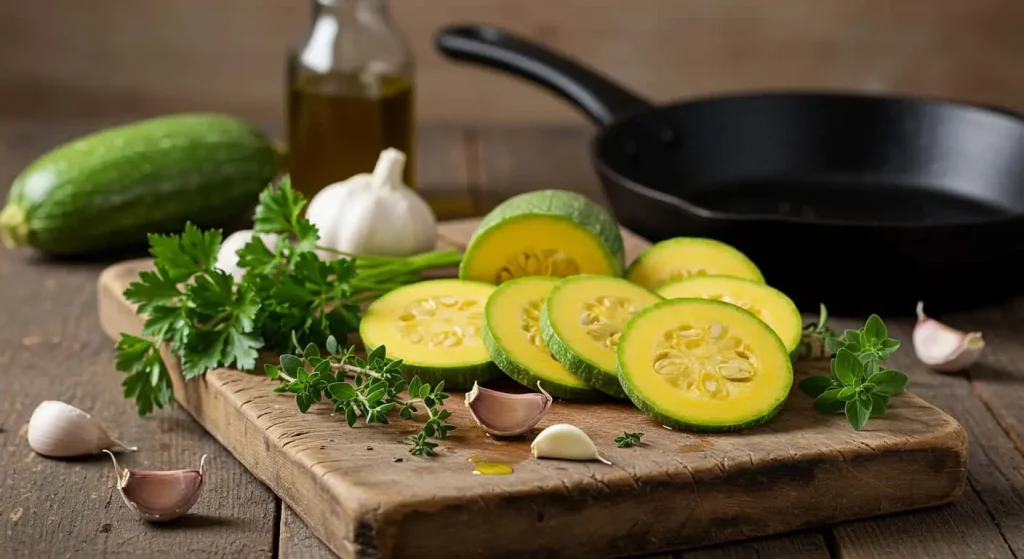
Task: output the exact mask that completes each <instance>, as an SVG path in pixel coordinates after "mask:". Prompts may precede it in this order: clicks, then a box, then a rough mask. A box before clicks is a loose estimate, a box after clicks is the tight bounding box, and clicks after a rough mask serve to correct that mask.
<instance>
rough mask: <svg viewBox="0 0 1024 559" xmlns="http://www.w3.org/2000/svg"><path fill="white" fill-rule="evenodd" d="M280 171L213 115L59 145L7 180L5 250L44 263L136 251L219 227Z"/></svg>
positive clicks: (243, 132) (249, 134)
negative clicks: (37, 254) (38, 256)
mask: <svg viewBox="0 0 1024 559" xmlns="http://www.w3.org/2000/svg"><path fill="white" fill-rule="evenodd" d="M277 170H278V154H277V151H276V149H275V146H274V144H273V143H272V142H271V141H270V140H269V139H268V138H267V137H266V136H264V135H263V134H262V133H261V132H260V131H259V130H258V129H256V128H255V127H253V126H252V125H250V124H248V123H246V122H245V121H242V120H240V119H237V118H233V117H230V116H226V115H217V114H203V113H196V114H178V115H171V116H166V117H157V118H152V119H147V120H142V121H138V122H135V123H131V124H126V125H122V126H117V127H114V128H108V129H106V130H102V131H99V132H96V133H93V134H90V135H87V136H84V137H81V138H79V139H76V140H73V141H71V142H68V143H66V144H64V145H61V146H58V147H57V148H55V149H53V150H52V151H50V152H48V153H46V154H44V155H42V156H41V157H39V158H38V159H36V160H35V161H34V162H32V163H31V164H30V165H29V166H28V167H26V168H25V169H24V170H23V171H22V172H21V173H20V174H19V175H18V176H17V177H16V178H15V180H14V183H13V185H12V186H11V190H10V192H9V194H8V197H7V202H6V206H5V208H4V211H3V214H2V215H0V224H2V229H3V231H2V232H3V236H4V242H5V244H8V245H9V246H25V245H28V246H32V247H35V248H36V249H38V250H40V251H42V252H44V253H49V254H52V255H70V254H81V253H89V252H96V251H105V250H111V249H119V248H124V247H128V246H134V245H140V246H141V245H144V244H145V243H146V240H147V237H146V235H147V233H169V232H180V231H181V229H182V228H183V227H184V224H185V222H186V221H191V222H192V223H194V224H196V225H198V226H200V227H212V226H216V225H221V224H223V223H225V222H226V221H228V220H230V219H231V218H234V217H238V216H241V215H243V214H244V212H246V211H249V210H251V208H252V206H253V205H255V204H256V202H257V200H258V197H259V193H260V192H261V191H262V190H263V189H264V188H265V187H266V186H267V184H268V183H269V182H270V181H271V180H272V179H273V178H274V176H275V175H276V174H277Z"/></svg>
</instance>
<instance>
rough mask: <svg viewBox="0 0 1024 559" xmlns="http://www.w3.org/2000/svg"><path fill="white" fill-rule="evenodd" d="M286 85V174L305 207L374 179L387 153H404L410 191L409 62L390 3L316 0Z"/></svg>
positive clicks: (411, 108)
mask: <svg viewBox="0 0 1024 559" xmlns="http://www.w3.org/2000/svg"><path fill="white" fill-rule="evenodd" d="M287 81H288V84H287V99H288V101H287V127H288V149H289V153H288V168H289V173H290V174H291V180H292V185H293V186H294V187H295V188H296V190H299V191H300V192H302V193H303V194H304V195H305V196H306V199H307V200H308V199H309V198H311V197H312V196H313V195H314V194H316V193H317V192H319V191H320V190H321V189H322V188H324V187H325V186H328V185H330V184H331V183H334V182H338V181H342V180H345V179H347V178H349V177H351V176H352V175H355V174H358V173H369V172H371V171H372V170H373V167H374V164H375V163H376V161H377V157H378V156H379V155H380V152H381V151H382V150H383V149H385V148H388V147H391V148H395V149H398V150H401V151H402V152H404V153H405V154H406V156H407V163H406V167H405V176H404V180H405V182H406V184H407V185H409V186H410V187H413V186H414V185H415V176H414V174H415V167H416V166H415V153H414V150H415V115H414V103H413V99H414V96H413V61H412V56H411V54H410V52H409V48H408V46H407V45H406V42H405V39H404V37H403V36H402V34H401V32H400V30H399V29H398V28H397V27H396V25H395V24H394V22H393V21H392V19H391V15H390V13H389V10H388V5H387V0H314V6H313V18H312V25H311V27H310V29H309V31H308V34H307V36H306V38H305V40H304V41H303V43H302V45H301V46H299V47H298V48H297V49H295V50H294V51H293V52H292V53H290V55H289V59H288V70H287Z"/></svg>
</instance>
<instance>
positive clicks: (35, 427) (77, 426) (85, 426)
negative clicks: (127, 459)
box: [28, 400, 137, 458]
mask: <svg viewBox="0 0 1024 559" xmlns="http://www.w3.org/2000/svg"><path fill="white" fill-rule="evenodd" d="M28 445H29V446H30V447H32V450H34V451H36V452H37V453H39V454H41V455H43V456H49V457H52V458H71V457H76V456H88V455H90V454H98V453H99V452H101V451H104V450H108V449H114V448H118V447H121V448H123V449H125V450H131V451H135V450H137V449H136V448H135V447H134V446H132V447H129V446H127V445H125V444H123V443H121V442H118V441H116V440H114V439H113V438H111V436H110V435H109V434H108V433H107V431H106V429H104V428H103V426H102V425H100V422H99V421H96V420H95V419H93V417H92V416H91V415H89V414H87V413H85V412H84V411H82V410H80V409H78V408H76V407H74V406H72V405H69V404H65V403H64V402H58V401H56V400H47V401H45V402H43V403H41V404H39V406H37V407H36V409H35V411H33V412H32V417H31V418H29V420H28Z"/></svg>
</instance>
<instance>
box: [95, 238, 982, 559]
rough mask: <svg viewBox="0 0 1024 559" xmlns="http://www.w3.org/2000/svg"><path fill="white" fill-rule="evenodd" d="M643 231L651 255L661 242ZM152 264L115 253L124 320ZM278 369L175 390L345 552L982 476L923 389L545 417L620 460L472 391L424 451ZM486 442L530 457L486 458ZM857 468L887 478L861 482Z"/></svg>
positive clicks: (643, 531)
mask: <svg viewBox="0 0 1024 559" xmlns="http://www.w3.org/2000/svg"><path fill="white" fill-rule="evenodd" d="M455 227H456V229H454V230H453V232H445V233H444V234H443V235H442V237H443V238H445V239H461V240H462V242H463V243H464V242H465V236H464V233H459V232H458V231H464V230H465V229H467V228H468V227H469V223H468V222H461V223H458V224H455ZM627 246H628V247H629V250H631V251H632V256H635V255H636V251H637V250H639V249H642V247H643V246H644V245H643V244H642V243H641V242H639V241H637V240H634V241H633V242H630V243H628V244H627ZM145 266H147V262H145V261H132V262H128V263H125V264H121V265H115V266H113V267H111V268H108V269H107V270H106V271H105V272H104V273H103V274H102V276H101V277H100V280H99V284H98V288H99V304H100V315H101V323H102V326H103V329H104V330H105V331H106V332H108V334H111V335H116V333H117V332H120V331H129V332H134V331H138V330H139V328H140V321H139V319H138V317H136V315H135V314H134V312H133V310H132V308H131V306H130V305H128V304H127V303H126V302H125V301H124V299H123V298H122V297H121V293H122V291H123V289H124V287H125V286H126V285H127V283H128V282H130V281H131V280H132V279H133V278H134V277H136V276H137V274H138V271H139V270H140V269H141V268H143V267H145ZM272 386H273V384H272V383H271V382H270V381H269V380H267V379H265V378H264V377H262V376H261V375H252V374H244V373H239V372H237V371H230V370H217V371H210V372H209V373H207V374H206V375H205V376H204V377H203V378H202V379H200V380H196V381H191V382H189V383H182V382H181V381H180V380H178V379H177V377H176V385H175V393H176V397H177V398H178V401H179V402H181V404H182V405H183V407H185V408H186V409H188V410H189V411H190V412H191V413H192V414H193V415H194V416H195V417H196V418H197V420H198V421H199V422H200V423H202V424H203V425H204V426H205V427H206V428H207V429H208V430H209V431H210V433H211V434H213V435H214V436H215V437H216V438H217V439H218V440H219V441H220V442H221V443H222V444H224V445H225V446H227V447H228V448H229V449H230V450H231V452H232V453H233V454H234V455H235V456H236V457H237V458H238V459H239V460H240V461H241V462H242V463H244V464H245V465H246V466H247V467H248V468H249V469H250V470H251V471H252V472H253V473H254V474H255V475H256V476H257V477H258V478H260V479H261V480H262V481H264V482H265V483H266V484H268V485H269V486H271V487H273V488H274V490H275V492H276V493H278V495H279V496H280V497H281V498H282V499H283V500H284V501H285V502H286V503H287V504H288V505H289V506H291V507H292V508H293V509H294V510H295V512H296V513H297V514H298V515H299V516H300V517H301V518H303V519H304V520H305V521H306V522H307V523H308V524H309V526H310V528H311V529H312V530H313V532H314V533H315V534H316V535H317V536H318V537H320V538H321V539H323V540H324V541H325V542H326V543H327V545H328V546H329V547H330V548H331V549H332V550H334V551H335V552H336V553H338V554H339V555H341V556H342V557H383V558H388V557H406V556H416V557H423V558H427V557H433V556H438V557H441V556H446V557H447V556H451V555H452V554H455V555H457V556H460V557H518V556H522V555H523V554H526V553H544V554H547V555H548V556H553V557H614V556H623V555H629V554H639V553H653V552H657V551H661V550H671V549H678V548H686V547H693V546H700V545H707V544H711V543H717V542H724V541H730V540H737V539H743V538H749V537H755V536H761V535H766V534H772V533H778V532H786V531H791V530H795V529H799V528H805V527H809V526H814V525H818V524H822V523H833V522H840V521H843V520H848V519H851V518H859V517H866V516H873V515H876V514H881V513H885V512H892V511H898V510H908V509H916V508H919V507H926V506H932V505H937V504H940V503H946V502H949V501H952V500H955V499H956V498H957V496H958V495H959V494H960V492H961V491H962V490H963V487H964V483H965V481H964V476H965V468H966V458H967V456H966V436H965V433H964V431H963V429H962V427H961V426H960V425H959V424H958V423H956V421H954V420H953V419H952V418H950V417H949V416H947V415H946V414H944V413H942V412H941V411H939V410H938V409H936V408H934V407H932V406H930V405H928V404H926V403H925V402H923V401H922V400H920V399H918V398H917V397H915V396H913V395H910V394H907V395H902V396H900V397H898V398H895V399H894V400H893V402H892V405H891V408H890V411H889V413H888V414H887V417H886V418H883V419H878V420H875V421H873V422H872V423H871V424H870V427H869V428H868V429H866V430H865V431H862V432H859V433H858V432H854V431H852V430H851V429H849V426H848V425H847V424H846V423H845V420H844V419H843V418H842V417H839V416H837V417H823V416H821V415H820V414H817V412H814V411H813V410H812V409H811V407H810V399H809V398H806V397H804V396H802V395H800V394H794V395H793V396H792V397H791V398H790V400H789V402H788V403H787V406H786V409H785V410H784V411H783V413H782V414H780V415H779V416H778V417H777V418H776V419H775V420H773V421H772V422H770V423H769V424H767V425H765V426H762V427H759V428H756V429H753V430H750V431H748V432H746V433H743V434H740V435H716V436H700V437H695V436H691V435H688V434H684V433H677V432H672V431H669V430H666V429H663V428H660V427H659V426H658V425H656V424H654V423H653V422H652V421H651V420H649V419H648V418H647V417H646V416H644V415H642V414H641V413H639V412H638V411H636V410H635V409H634V408H632V407H631V406H629V405H625V404H622V405H618V404H605V405H602V406H601V407H600V411H601V413H599V414H598V413H595V408H594V407H593V406H585V405H579V404H575V405H574V404H568V403H564V402H558V403H556V404H555V405H554V406H553V407H552V409H551V410H550V411H549V413H548V415H547V416H546V417H545V420H544V422H543V423H542V425H541V426H540V427H543V426H544V425H547V424H550V423H555V422H569V423H573V424H576V425H578V426H580V427H581V428H583V429H584V430H586V431H587V432H588V433H589V434H590V435H591V437H592V438H593V439H594V440H595V441H596V442H597V444H598V445H599V448H600V449H601V451H602V452H603V453H604V454H605V455H606V456H607V457H608V458H609V459H610V460H611V461H612V462H613V463H614V464H615V465H614V466H606V465H603V464H600V463H564V462H558V461H537V460H533V459H530V457H529V441H528V440H517V441H496V440H493V439H490V438H488V437H485V436H483V435H482V433H481V432H480V431H479V429H477V428H476V427H475V426H474V425H473V424H472V420H471V419H470V418H469V417H468V414H467V413H466V411H465V409H464V408H462V407H459V406H457V405H453V406H451V409H452V411H453V416H452V422H453V423H454V424H455V425H457V426H458V429H457V431H455V433H454V435H453V436H452V438H451V439H450V440H449V441H447V442H445V443H444V444H442V452H441V455H440V456H438V457H436V458H433V459H420V458H413V457H410V456H408V454H407V453H406V450H407V446H406V443H405V441H404V438H405V437H406V436H407V435H408V434H409V433H410V432H411V431H412V430H414V429H415V428H414V427H410V426H408V425H403V424H402V423H401V422H399V423H395V424H392V425H389V426H374V427H369V428H368V427H360V428H356V429H353V430H350V431H349V430H340V429H341V427H339V423H338V419H337V418H334V417H331V415H330V413H329V412H328V410H325V409H323V408H322V407H319V408H317V409H315V410H313V411H311V412H310V413H308V414H306V415H302V414H299V413H297V411H296V410H295V408H294V403H293V402H292V401H291V400H290V398H288V397H287V396H284V395H280V394H274V393H272V392H271V391H270V389H271V388H272ZM458 399H459V397H458V395H456V396H455V397H453V399H452V401H453V402H457V401H458ZM624 429H625V430H629V431H643V432H645V433H648V435H647V437H645V442H646V445H645V446H644V447H642V448H632V449H618V448H615V447H614V445H613V443H612V442H611V441H612V438H613V437H614V436H615V435H616V434H617V433H619V432H621V431H622V430H624ZM471 455H482V456H484V457H485V458H486V459H490V460H497V461H501V462H505V463H509V464H512V465H514V468H515V470H516V471H515V473H514V474H513V475H510V476H497V477H489V476H474V475H471V473H470V470H471V466H472V464H471V463H469V462H468V458H469V457H470V456H471ZM396 458H402V461H400V462H396V461H395V459H396ZM427 478H429V479H430V480H431V483H429V484H428V483H422V480H423V479H427ZM856 479H871V480H874V481H873V482H872V483H871V484H865V485H864V486H863V487H862V488H861V490H859V491H857V492H852V493H851V492H848V491H846V490H845V489H846V487H847V486H848V485H849V484H850V482H851V480H856ZM822 495H829V496H830V498H828V499H822V498H821V496H822ZM623 518H631V519H633V520H632V521H630V522H628V523H624V522H623ZM525 531H529V532H530V533H531V537H530V538H523V537H522V534H523V533H525ZM467 534H470V536H467ZM438 538H440V539H441V540H444V541H446V542H448V544H447V545H446V546H445V547H444V549H438V548H437V547H436V546H434V545H431V544H429V543H424V542H430V541H437V540H438Z"/></svg>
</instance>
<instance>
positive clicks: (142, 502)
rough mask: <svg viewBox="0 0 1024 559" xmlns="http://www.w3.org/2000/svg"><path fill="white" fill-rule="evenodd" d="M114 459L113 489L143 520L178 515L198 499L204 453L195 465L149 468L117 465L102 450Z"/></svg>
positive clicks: (204, 461) (115, 461)
mask: <svg viewBox="0 0 1024 559" xmlns="http://www.w3.org/2000/svg"><path fill="white" fill-rule="evenodd" d="M104 452H106V453H107V454H109V455H110V459H111V460H113V461H114V474H115V475H116V476H117V490H118V492H120V493H121V498H122V499H124V502H125V504H126V505H128V508H130V509H132V510H133V511H134V512H135V513H136V514H138V515H139V516H141V517H142V518H143V519H144V520H148V521H150V522H167V521H170V520H174V519H176V518H180V517H181V516H184V515H185V514H187V513H188V511H189V510H190V509H191V508H192V507H193V505H195V504H196V501H198V500H199V495H200V494H201V493H202V490H203V485H204V483H205V480H206V477H205V467H206V455H205V454H204V455H203V457H202V458H201V459H200V460H199V467H198V468H189V469H184V470H167V471H150V470H130V469H128V468H125V469H123V470H122V469H121V467H120V466H119V465H118V463H117V458H115V457H114V454H113V453H112V452H110V451H104Z"/></svg>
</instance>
